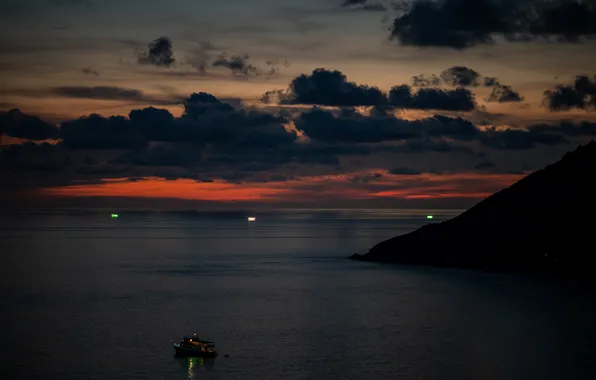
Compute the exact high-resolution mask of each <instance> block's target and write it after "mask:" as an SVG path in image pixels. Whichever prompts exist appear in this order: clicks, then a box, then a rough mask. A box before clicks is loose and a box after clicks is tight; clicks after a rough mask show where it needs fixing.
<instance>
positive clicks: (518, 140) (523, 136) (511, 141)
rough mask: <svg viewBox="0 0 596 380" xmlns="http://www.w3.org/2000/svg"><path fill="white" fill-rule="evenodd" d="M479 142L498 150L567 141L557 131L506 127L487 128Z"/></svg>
mask: <svg viewBox="0 0 596 380" xmlns="http://www.w3.org/2000/svg"><path fill="white" fill-rule="evenodd" d="M480 142H481V143H482V144H483V145H485V146H487V147H490V148H493V149H498V150H520V149H532V148H535V147H536V146H537V145H539V144H540V145H547V146H548V145H551V146H552V145H560V144H565V143H569V141H568V140H567V139H566V138H565V137H564V136H563V135H561V134H559V133H550V132H545V131H540V130H535V129H529V130H520V129H507V130H504V131H499V130H495V129H489V130H487V131H486V132H485V133H483V134H482V136H481V138H480Z"/></svg>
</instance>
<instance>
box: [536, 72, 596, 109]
mask: <svg viewBox="0 0 596 380" xmlns="http://www.w3.org/2000/svg"><path fill="white" fill-rule="evenodd" d="M543 105H544V106H545V107H546V108H548V109H549V110H551V111H567V110H570V109H573V108H578V109H585V110H594V109H596V76H594V77H592V78H590V77H589V76H587V75H578V76H577V77H576V78H575V81H574V83H573V84H572V85H558V86H556V87H555V88H554V89H551V90H547V91H545V92H544V100H543Z"/></svg>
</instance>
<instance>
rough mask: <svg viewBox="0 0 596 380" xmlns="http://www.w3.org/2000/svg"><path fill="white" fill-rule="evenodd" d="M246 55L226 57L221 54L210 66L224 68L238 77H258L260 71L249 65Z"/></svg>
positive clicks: (224, 54) (248, 57)
mask: <svg viewBox="0 0 596 380" xmlns="http://www.w3.org/2000/svg"><path fill="white" fill-rule="evenodd" d="M249 59H250V56H249V55H248V54H243V55H232V56H228V55H227V53H222V54H220V55H219V57H217V58H216V59H215V60H214V61H213V62H212V63H211V65H212V66H213V67H225V68H227V69H229V70H230V71H231V72H232V74H234V75H240V76H249V75H258V74H259V73H260V70H259V69H258V68H257V67H256V66H254V65H252V64H250V63H249V62H248V60H249Z"/></svg>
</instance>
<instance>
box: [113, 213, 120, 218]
mask: <svg viewBox="0 0 596 380" xmlns="http://www.w3.org/2000/svg"><path fill="white" fill-rule="evenodd" d="M119 217H120V215H118V214H112V219H118V218H119Z"/></svg>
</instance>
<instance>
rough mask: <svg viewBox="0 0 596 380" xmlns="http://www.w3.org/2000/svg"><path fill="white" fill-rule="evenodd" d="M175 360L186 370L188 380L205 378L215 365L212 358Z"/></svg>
mask: <svg viewBox="0 0 596 380" xmlns="http://www.w3.org/2000/svg"><path fill="white" fill-rule="evenodd" d="M176 360H178V361H179V362H180V364H181V365H182V367H183V368H184V369H185V370H186V372H187V374H188V379H189V380H191V379H197V378H201V377H203V376H205V375H206V374H207V373H208V372H210V371H211V370H212V369H213V367H214V365H215V359H213V358H202V357H180V358H179V357H177V358H176Z"/></svg>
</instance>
